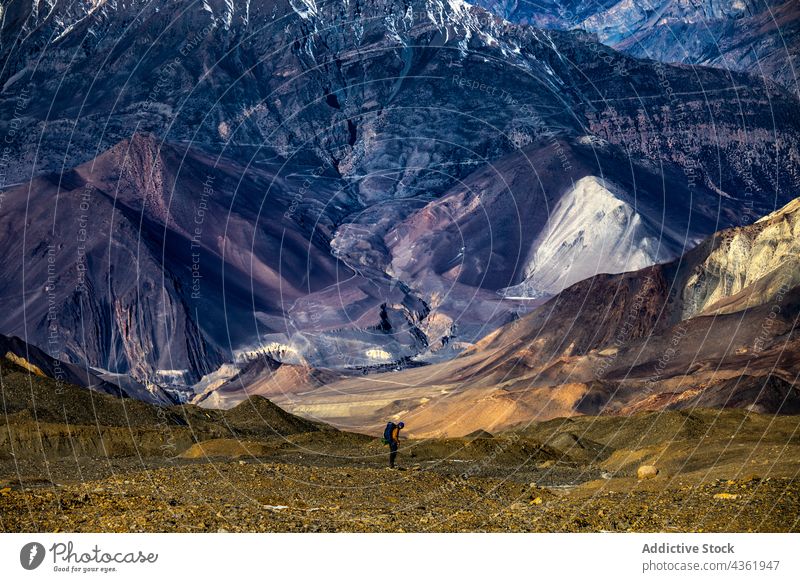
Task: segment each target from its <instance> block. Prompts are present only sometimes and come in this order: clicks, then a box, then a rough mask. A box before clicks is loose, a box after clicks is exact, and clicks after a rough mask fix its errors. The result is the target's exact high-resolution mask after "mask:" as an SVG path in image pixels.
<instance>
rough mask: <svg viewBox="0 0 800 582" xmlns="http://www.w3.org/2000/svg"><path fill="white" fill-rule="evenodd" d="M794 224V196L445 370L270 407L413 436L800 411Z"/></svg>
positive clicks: (584, 286)
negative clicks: (713, 411)
mask: <svg viewBox="0 0 800 582" xmlns="http://www.w3.org/2000/svg"><path fill="white" fill-rule="evenodd" d="M799 228H800V202H798V200H795V201H794V202H792V203H790V204H789V205H787V206H786V207H784V208H783V209H781V210H780V211H778V212H775V213H773V214H771V215H769V216H767V217H765V218H764V219H762V220H760V221H758V222H756V223H754V224H752V225H749V226H745V227H738V228H733V229H729V230H724V231H721V232H720V233H718V234H716V235H715V236H713V237H711V238H709V239H707V240H706V241H704V242H703V243H701V244H700V245H699V246H698V247H696V248H695V249H693V250H691V251H689V252H688V253H686V254H685V255H684V256H683V257H681V258H680V259H678V260H676V261H673V262H670V263H665V264H662V265H656V266H654V267H648V268H646V269H643V270H640V271H637V272H631V273H625V274H621V275H598V276H595V277H592V278H589V279H586V280H584V281H581V282H579V283H577V284H575V285H573V286H571V287H569V288H568V289H566V290H564V291H562V292H561V293H559V294H558V295H557V296H555V297H554V298H553V299H551V300H550V301H548V302H547V303H545V304H544V305H543V306H541V307H539V308H538V309H536V310H535V311H534V312H533V313H531V314H529V315H527V316H525V317H523V318H521V319H519V320H518V321H515V322H514V323H511V324H509V325H507V326H504V327H502V328H500V329H499V330H497V331H495V332H494V333H492V334H489V335H488V336H487V337H486V338H484V339H483V340H481V341H480V342H479V343H478V344H477V345H476V346H475V348H473V349H471V350H468V351H466V352H465V353H464V354H462V355H461V356H460V357H458V358H456V359H454V360H452V361H450V362H447V363H443V364H437V365H434V366H429V367H427V368H424V369H421V370H408V371H404V372H400V373H390V374H384V375H382V376H379V377H375V378H368V379H358V380H355V379H353V380H344V381H340V382H337V383H334V384H331V385H330V386H325V387H322V388H318V389H316V390H313V391H309V392H306V393H300V394H296V393H295V394H288V395H285V396H284V397H282V398H279V399H278V401H279V402H282V403H283V405H284V406H286V407H288V408H289V409H290V410H293V411H295V412H299V413H303V414H307V415H311V416H314V417H319V418H325V419H328V420H330V421H332V422H334V423H336V424H339V425H341V426H350V427H351V428H357V427H358V428H359V429H360V430H367V429H369V430H376V427H378V426H379V425H380V423H381V422H382V421H384V419H385V418H387V417H388V418H403V419H404V420H405V422H406V423H407V425H408V427H409V430H410V431H412V432H413V433H414V434H418V435H439V434H455V435H458V434H467V433H469V432H471V431H473V430H476V429H478V428H483V429H487V430H490V431H491V430H496V429H498V428H504V427H509V426H516V425H518V424H522V425H524V424H526V423H528V422H530V421H531V420H532V419H533V420H535V419H548V418H553V417H560V416H570V415H580V414H598V413H603V414H629V413H631V412H634V411H640V410H661V409H665V408H694V407H697V406H713V407H721V408H724V407H746V408H748V409H751V410H757V411H762V412H769V413H775V412H782V413H796V412H798V411H800V391H798V370H800V351H798V349H799V348H800V337H798V317H800V264H798V261H797V257H798V250H800V249H799V248H798V244H799V243H798V241H800V237H798V229H799Z"/></svg>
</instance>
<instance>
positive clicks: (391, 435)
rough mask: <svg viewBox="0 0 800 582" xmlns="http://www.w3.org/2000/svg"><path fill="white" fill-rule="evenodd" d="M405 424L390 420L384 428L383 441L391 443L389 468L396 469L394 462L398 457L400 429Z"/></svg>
mask: <svg viewBox="0 0 800 582" xmlns="http://www.w3.org/2000/svg"><path fill="white" fill-rule="evenodd" d="M404 426H405V423H404V422H398V423H397V424H395V423H393V422H388V423H387V424H386V428H385V429H383V442H384V443H386V444H387V445H389V468H390V469H394V463H395V460H396V459H397V448H398V445H399V444H400V430H402V428H403V427H404Z"/></svg>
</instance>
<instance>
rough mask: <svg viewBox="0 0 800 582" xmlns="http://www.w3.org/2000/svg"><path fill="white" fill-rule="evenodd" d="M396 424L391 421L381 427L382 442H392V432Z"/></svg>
mask: <svg viewBox="0 0 800 582" xmlns="http://www.w3.org/2000/svg"><path fill="white" fill-rule="evenodd" d="M396 426H397V425H396V424H395V423H393V422H387V423H386V428H385V429H383V444H385V445H388V444H389V443H390V442H392V432H394V429H395V427H396Z"/></svg>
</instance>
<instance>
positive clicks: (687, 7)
mask: <svg viewBox="0 0 800 582" xmlns="http://www.w3.org/2000/svg"><path fill="white" fill-rule="evenodd" d="M475 3H476V4H478V5H480V6H484V7H486V8H487V9H489V10H492V11H494V12H495V13H496V14H499V15H501V16H502V17H503V18H507V19H509V20H511V21H513V22H520V23H528V24H533V25H534V26H541V27H543V28H556V29H559V30H571V29H581V30H585V31H587V32H590V33H593V34H596V35H597V38H598V40H600V42H602V43H603V44H606V45H609V46H612V47H614V48H616V49H618V50H621V51H624V52H626V53H628V54H631V55H635V56H638V57H643V58H649V59H655V60H658V61H661V62H668V63H686V64H692V65H710V66H715V67H720V68H724V69H731V70H735V71H747V72H750V73H752V74H754V75H757V76H759V77H766V78H768V79H772V80H775V81H778V82H780V83H782V84H783V85H784V86H786V87H788V88H789V89H790V90H791V91H793V92H795V93H797V91H798V85H797V78H798V63H799V62H798V55H800V11H798V6H797V3H796V2H794V1H793V0H788V1H787V0H744V1H742V0H723V1H722V2H718V1H714V2H711V1H706V0H701V1H697V0H635V1H628V0H622V1H619V0H601V1H599V2H589V1H586V0H543V1H541V2H538V1H537V2H532V1H530V0H476V2H475Z"/></svg>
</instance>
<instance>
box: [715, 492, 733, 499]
mask: <svg viewBox="0 0 800 582" xmlns="http://www.w3.org/2000/svg"><path fill="white" fill-rule="evenodd" d="M738 498H739V496H738V495H737V494H736V493H715V494H714V499H738Z"/></svg>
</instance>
